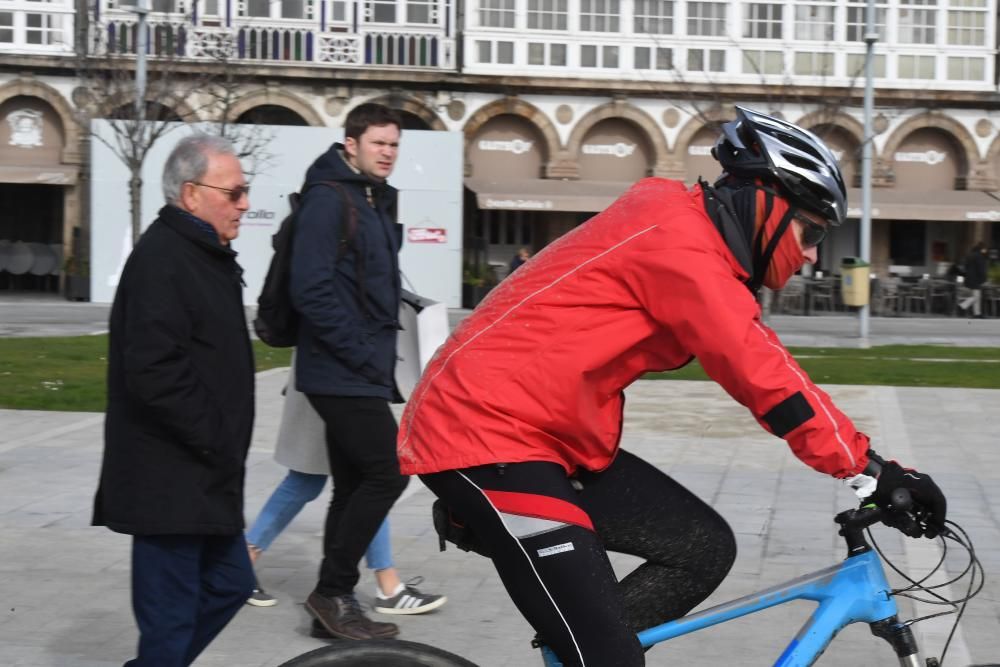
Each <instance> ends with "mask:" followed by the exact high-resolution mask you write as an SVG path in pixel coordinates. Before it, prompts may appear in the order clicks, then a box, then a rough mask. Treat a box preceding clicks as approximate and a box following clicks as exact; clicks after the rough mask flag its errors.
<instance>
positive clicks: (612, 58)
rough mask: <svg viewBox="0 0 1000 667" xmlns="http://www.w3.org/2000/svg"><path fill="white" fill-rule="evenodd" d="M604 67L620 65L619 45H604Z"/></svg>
mask: <svg viewBox="0 0 1000 667" xmlns="http://www.w3.org/2000/svg"><path fill="white" fill-rule="evenodd" d="M601 66H602V67H611V68H616V67H618V47H617V46H605V47H604V62H603V63H602V64H601Z"/></svg>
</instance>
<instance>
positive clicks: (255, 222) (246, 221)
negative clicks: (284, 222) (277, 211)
mask: <svg viewBox="0 0 1000 667" xmlns="http://www.w3.org/2000/svg"><path fill="white" fill-rule="evenodd" d="M266 220H274V211H272V210H270V209H266V208H259V209H257V210H256V211H247V212H246V213H244V214H243V222H242V223H241V224H243V225H246V226H247V227H270V226H271V225H272V224H274V223H271V222H265V221H266Z"/></svg>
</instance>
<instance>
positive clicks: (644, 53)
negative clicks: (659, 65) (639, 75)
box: [633, 46, 650, 69]
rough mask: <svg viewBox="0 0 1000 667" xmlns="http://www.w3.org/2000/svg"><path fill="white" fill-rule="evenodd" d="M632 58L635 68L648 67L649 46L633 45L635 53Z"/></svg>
mask: <svg viewBox="0 0 1000 667" xmlns="http://www.w3.org/2000/svg"><path fill="white" fill-rule="evenodd" d="M633 59H634V60H635V68H636V69H649V64H650V61H649V47H646V46H637V47H635V55H634V56H633Z"/></svg>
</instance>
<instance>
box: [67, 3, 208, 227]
mask: <svg viewBox="0 0 1000 667" xmlns="http://www.w3.org/2000/svg"><path fill="white" fill-rule="evenodd" d="M89 32H90V34H89V35H88V36H86V37H85V39H86V42H85V44H84V47H83V48H80V49H79V50H78V56H77V77H78V80H79V81H80V84H81V88H80V89H78V90H79V95H78V98H77V99H78V103H79V106H78V107H77V114H76V121H77V123H78V124H79V125H80V127H81V129H82V130H83V131H84V132H85V133H86V134H87V135H89V136H90V137H92V138H93V139H96V140H97V141H100V142H101V143H103V144H104V145H105V146H107V148H108V149H109V150H111V152H112V153H114V155H115V156H116V157H117V158H118V159H119V160H120V161H121V162H122V164H124V165H125V167H126V168H127V169H128V171H129V183H128V187H129V212H130V214H131V228H132V242H133V243H135V242H136V241H137V240H138V238H139V234H140V232H141V229H142V220H141V215H142V168H143V165H144V164H145V162H146V157H147V156H148V155H149V151H150V150H152V148H153V146H154V145H155V144H156V142H157V141H159V140H160V139H161V138H162V137H163V136H164V135H165V134H167V133H169V132H171V131H172V130H174V129H175V128H176V127H178V123H179V122H184V121H188V120H191V119H192V117H193V116H194V114H195V112H196V109H194V108H192V107H191V106H190V100H192V99H194V95H193V93H194V92H195V91H197V90H199V89H202V88H203V87H204V85H205V81H204V74H202V73H199V72H197V71H193V70H192V69H191V68H190V67H185V66H184V63H183V62H182V58H181V55H182V49H183V40H182V39H181V38H180V35H179V34H178V31H177V30H175V29H174V27H172V26H153V27H150V30H149V31H148V32H149V35H150V38H151V39H150V42H149V45H148V49H147V52H148V54H149V64H148V67H146V68H144V70H145V72H146V77H145V78H146V84H145V95H144V96H143V99H141V100H140V99H138V97H139V95H138V92H137V88H138V86H137V80H136V79H137V75H138V69H137V67H136V57H135V54H136V49H137V43H138V42H139V41H140V40H139V39H138V25H137V24H136V23H129V22H127V21H119V22H116V23H113V24H107V25H95V24H92V29H91V30H90V31H89ZM95 119H105V120H107V121H108V127H109V128H110V130H111V136H110V137H109V136H105V135H104V134H100V133H98V132H96V131H95V130H94V128H93V125H92V122H91V121H93V120H95Z"/></svg>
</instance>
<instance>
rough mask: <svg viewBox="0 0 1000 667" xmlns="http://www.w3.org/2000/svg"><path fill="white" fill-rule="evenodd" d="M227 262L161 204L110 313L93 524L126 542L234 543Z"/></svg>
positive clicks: (243, 421) (243, 385)
mask: <svg viewBox="0 0 1000 667" xmlns="http://www.w3.org/2000/svg"><path fill="white" fill-rule="evenodd" d="M241 273H242V269H241V268H240V266H239V265H238V264H237V263H236V253H235V252H234V251H233V250H232V249H230V248H228V247H226V246H224V245H222V244H221V243H219V240H218V238H217V237H215V236H214V235H210V234H208V233H206V231H205V230H203V229H201V228H199V227H198V226H197V225H196V223H195V222H194V221H193V220H192V219H191V218H190V217H189V216H188V215H187V214H186V213H183V212H182V211H180V210H179V209H177V208H174V207H173V206H165V207H164V208H162V209H161V210H160V214H159V217H158V218H157V220H156V221H155V222H154V223H153V224H152V225H151V226H150V227H149V229H148V230H146V232H145V233H144V234H143V235H142V237H141V238H140V239H139V242H138V243H137V244H136V246H135V248H134V249H133V251H132V254H131V255H130V256H129V258H128V261H127V262H126V264H125V268H124V270H123V272H122V276H121V281H120V282H119V284H118V291H117V293H116V295H115V300H114V305H113V306H112V309H111V321H110V344H109V353H108V405H107V415H106V418H105V423H104V459H103V462H102V466H101V479H100V484H99V487H98V489H97V496H96V498H95V501H94V517H93V523H94V525H99V526H107V527H108V528H110V529H111V530H114V531H117V532H120V533H127V534H131V535H165V534H171V535H237V534H239V533H240V532H242V530H243V480H244V476H245V467H244V464H245V461H246V455H247V450H248V449H249V446H250V435H251V431H252V428H253V417H254V360H253V350H252V348H251V346H250V337H249V333H248V331H247V325H246V317H245V315H244V311H243V301H242V280H241V277H240V276H241Z"/></svg>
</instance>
